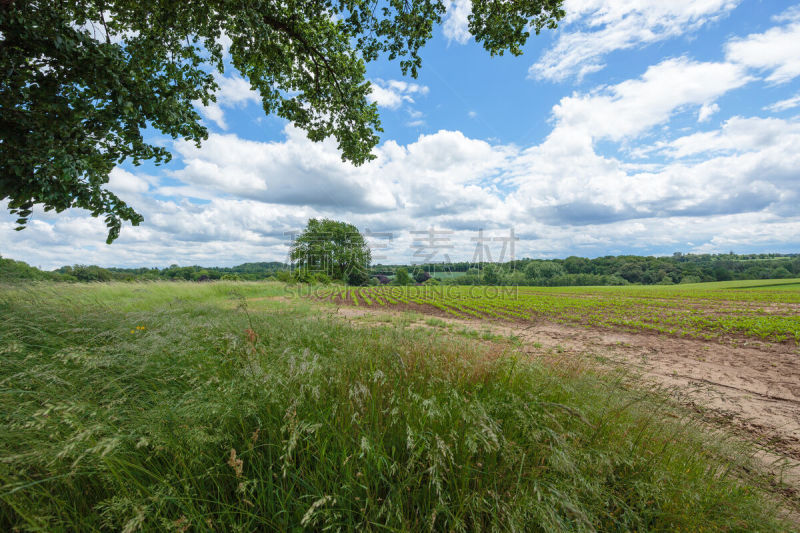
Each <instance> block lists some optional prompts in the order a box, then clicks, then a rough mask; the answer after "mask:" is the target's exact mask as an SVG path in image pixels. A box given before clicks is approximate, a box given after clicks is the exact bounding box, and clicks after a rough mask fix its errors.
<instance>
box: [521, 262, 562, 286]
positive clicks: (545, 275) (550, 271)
mask: <svg viewBox="0 0 800 533" xmlns="http://www.w3.org/2000/svg"><path fill="white" fill-rule="evenodd" d="M563 275H564V267H562V266H561V265H560V264H558V263H554V262H552V261H532V262H530V263H528V266H526V267H525V277H526V278H528V279H529V280H531V281H538V282H541V281H546V280H549V279H551V278H555V277H558V276H563Z"/></svg>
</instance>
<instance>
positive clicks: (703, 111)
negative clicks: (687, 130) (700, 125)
mask: <svg viewBox="0 0 800 533" xmlns="http://www.w3.org/2000/svg"><path fill="white" fill-rule="evenodd" d="M717 112H719V105H717V104H716V103H713V104H703V106H702V107H701V108H700V111H698V112H697V122H707V121H708V119H710V118H711V115H713V114H715V113H717Z"/></svg>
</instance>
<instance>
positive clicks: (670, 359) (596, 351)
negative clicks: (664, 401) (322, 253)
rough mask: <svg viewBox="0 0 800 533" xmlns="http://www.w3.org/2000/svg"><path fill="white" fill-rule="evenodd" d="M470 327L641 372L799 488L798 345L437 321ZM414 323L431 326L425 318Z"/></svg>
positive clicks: (362, 311)
mask: <svg viewBox="0 0 800 533" xmlns="http://www.w3.org/2000/svg"><path fill="white" fill-rule="evenodd" d="M336 313H338V314H339V315H340V316H344V317H347V318H349V319H351V320H352V319H359V318H367V317H368V316H370V315H387V314H396V315H401V314H402V313H399V312H397V313H387V310H386V309H381V310H372V309H368V308H364V307H360V308H354V307H349V306H348V307H339V308H338V309H336ZM436 318H437V319H438V320H442V321H444V322H447V323H450V324H454V325H457V326H459V327H465V328H468V329H473V330H478V331H486V330H490V331H491V332H492V333H494V334H498V335H504V336H509V335H514V336H516V337H518V338H519V339H521V341H522V342H523V349H525V350H526V351H528V352H529V353H532V354H537V353H538V354H541V353H543V351H546V350H557V351H560V352H566V353H574V354H575V355H578V356H581V357H586V358H591V359H592V360H594V361H602V362H606V363H610V364H622V365H624V366H625V367H626V368H633V369H635V370H637V371H639V372H640V373H641V374H643V376H644V377H645V378H646V379H651V380H653V381H654V382H655V383H657V384H659V385H662V386H667V387H670V388H671V389H672V390H673V391H674V393H675V395H676V396H677V397H678V398H679V399H680V401H681V402H682V403H684V404H688V405H690V406H692V407H695V408H699V409H702V412H703V413H704V415H705V416H706V417H707V418H709V419H711V420H714V421H715V422H723V423H724V424H725V425H726V426H732V427H733V428H734V429H735V430H738V432H740V433H742V434H746V436H747V437H748V439H749V440H752V441H754V442H756V443H757V444H759V445H760V446H762V447H763V449H764V455H763V458H764V460H765V462H766V463H775V464H773V465H772V468H771V469H772V470H773V471H774V472H776V473H777V474H779V475H780V476H781V478H782V481H784V482H786V483H787V484H789V485H791V486H793V487H795V488H796V489H798V490H799V491H800V352H798V349H797V347H796V346H792V345H788V344H771V343H762V342H757V341H751V342H749V343H748V342H739V343H738V344H737V345H735V346H732V345H729V344H722V343H720V342H715V341H704V340H697V339H684V338H672V337H667V336H661V335H655V334H650V333H632V332H631V333H629V332H620V331H615V330H606V329H597V328H585V327H579V326H570V325H563V324H557V323H552V322H546V321H540V322H535V323H529V324H514V323H505V322H497V323H490V322H487V321H478V320H461V319H454V318H443V317H436ZM412 326H417V327H428V326H426V324H425V321H424V320H421V321H418V322H417V323H416V324H412Z"/></svg>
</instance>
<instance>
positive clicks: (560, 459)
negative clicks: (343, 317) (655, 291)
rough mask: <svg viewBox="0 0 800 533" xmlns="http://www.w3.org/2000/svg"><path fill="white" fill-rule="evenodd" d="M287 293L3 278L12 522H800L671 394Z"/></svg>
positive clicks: (239, 526)
mask: <svg viewBox="0 0 800 533" xmlns="http://www.w3.org/2000/svg"><path fill="white" fill-rule="evenodd" d="M282 290H283V289H282V287H281V286H280V285H277V284H256V283H238V284H234V283H215V284H183V283H174V284H169V283H154V284H136V285H122V284H109V285H96V286H88V287H87V286H63V285H59V286H53V285H40V286H35V287H9V286H5V287H0V424H2V431H0V529H2V530H5V531H10V530H14V529H18V530H32V531H65V530H80V531H91V530H101V529H105V530H119V531H129V532H130V531H137V530H144V531H162V530H177V531H186V530H192V531H211V530H216V531H220V530H222V531H253V530H290V529H291V530H299V529H303V528H305V529H312V530H322V529H331V530H337V529H338V530H356V529H358V530H375V531H378V530H380V531H387V530H388V531H420V530H437V531H438V530H441V531H466V530H509V531H512V530H525V531H632V530H636V531H664V530H671V531H748V530H758V531H782V530H786V529H787V525H786V524H783V523H781V522H780V521H779V519H778V518H776V516H777V513H778V511H777V509H776V506H775V504H774V502H773V501H772V500H771V499H770V495H769V494H766V493H764V492H763V490H762V488H760V485H759V482H758V480H757V478H755V477H753V478H751V477H749V476H747V475H745V474H744V472H745V467H746V468H747V470H748V471H755V470H756V469H757V467H756V466H755V465H754V464H751V463H750V461H749V459H748V457H749V452H748V451H747V450H746V449H743V448H740V447H739V446H737V445H735V444H734V443H733V442H732V441H730V440H729V439H727V438H726V437H725V435H723V434H713V435H710V434H707V433H706V432H704V430H703V428H702V427H700V426H698V425H697V423H696V422H694V419H693V418H691V416H690V415H688V414H686V413H684V412H682V411H680V410H679V409H678V408H676V407H674V406H672V405H671V404H669V402H668V401H667V400H665V397H664V396H662V395H660V394H659V393H655V392H652V391H648V392H644V391H639V390H630V389H629V388H627V386H626V385H624V384H625V383H627V380H626V379H622V378H621V377H619V376H616V377H615V376H610V375H606V374H598V373H595V372H593V371H591V370H590V369H588V368H585V367H582V366H581V365H579V364H578V363H576V362H568V361H562V363H561V364H549V363H544V362H536V361H531V360H528V359H526V358H525V357H524V356H523V355H522V354H520V353H517V352H515V351H514V350H513V348H512V347H509V346H508V345H507V344H506V345H495V344H493V343H487V342H476V341H474V340H472V339H467V338H463V337H460V336H458V335H452V334H449V333H448V331H447V330H443V329H441V328H411V329H409V328H405V327H403V326H402V325H384V324H375V325H370V326H369V327H359V328H356V327H352V326H350V325H348V324H346V323H345V322H343V321H336V320H333V319H327V318H323V317H322V315H320V314H317V313H315V309H314V308H313V307H310V306H309V305H308V303H307V301H305V302H301V303H298V302H297V300H292V301H284V300H280V299H277V298H276V297H280V296H281V295H282V294H283V293H282ZM246 298H253V300H250V303H249V304H248V300H246ZM255 298H258V299H255ZM705 431H707V430H705Z"/></svg>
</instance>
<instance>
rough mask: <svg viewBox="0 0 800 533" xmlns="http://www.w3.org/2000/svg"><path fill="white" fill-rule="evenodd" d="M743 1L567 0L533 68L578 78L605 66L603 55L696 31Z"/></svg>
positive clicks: (553, 77) (540, 74)
mask: <svg viewBox="0 0 800 533" xmlns="http://www.w3.org/2000/svg"><path fill="white" fill-rule="evenodd" d="M739 2H740V0H671V1H668V2H665V1H663V0H628V1H625V2H620V1H618V0H567V3H566V10H567V17H566V18H565V19H564V20H563V21H562V24H561V26H562V29H561V33H560V35H559V37H558V40H557V41H556V43H555V45H554V46H553V47H552V48H550V49H549V50H547V51H546V52H545V53H544V54H543V55H542V57H541V58H540V59H539V61H537V62H536V63H535V64H534V65H533V66H531V68H530V75H531V76H533V77H536V78H540V79H546V80H550V81H563V80H565V79H567V78H570V77H573V76H575V77H578V78H579V79H580V78H582V77H583V76H586V75H587V74H590V73H593V72H597V71H599V70H601V69H603V68H604V67H605V64H604V57H605V56H606V55H608V54H609V53H611V52H613V51H615V50H626V49H630V48H636V47H640V46H644V45H647V44H651V43H654V42H658V41H662V40H664V39H667V38H671V37H676V36H679V35H683V34H685V33H688V32H692V31H694V30H696V29H698V28H700V27H701V26H703V25H705V24H707V23H709V22H710V21H714V20H717V19H718V18H720V17H721V16H724V15H725V14H727V13H728V12H729V11H731V10H732V9H734V8H735V7H736V6H737V5H738V4H739Z"/></svg>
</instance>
